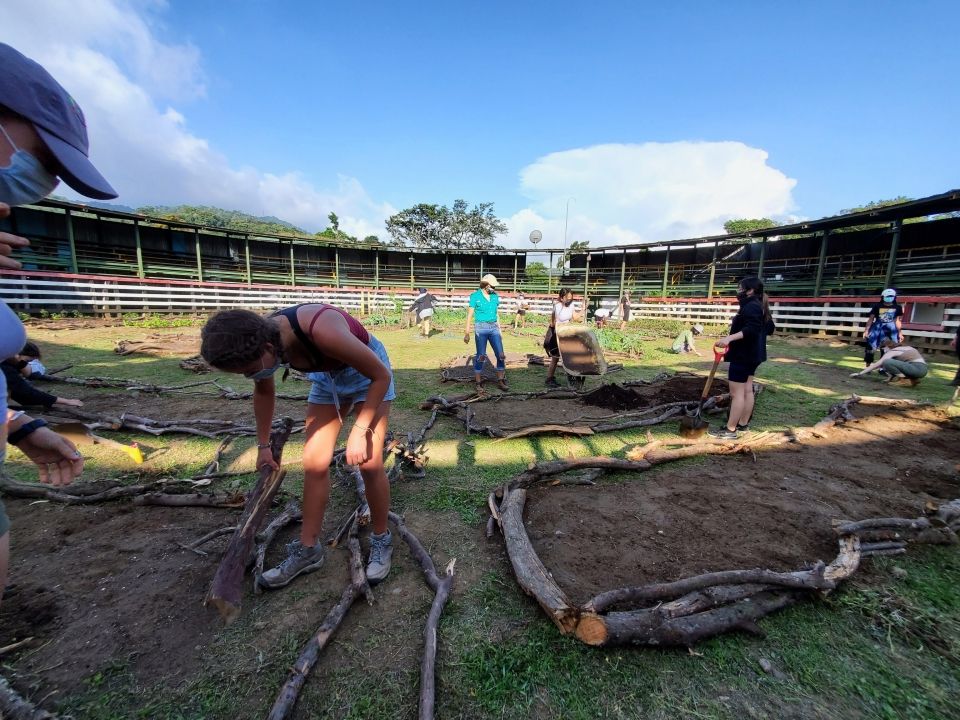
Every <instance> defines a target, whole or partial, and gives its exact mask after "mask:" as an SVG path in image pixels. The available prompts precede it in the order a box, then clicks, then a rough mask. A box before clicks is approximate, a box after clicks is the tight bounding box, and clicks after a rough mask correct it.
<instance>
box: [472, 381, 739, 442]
mask: <svg viewBox="0 0 960 720" xmlns="http://www.w3.org/2000/svg"><path fill="white" fill-rule="evenodd" d="M704 381H705V378H702V377H698V376H696V375H675V376H673V377H670V378H668V379H666V380H665V381H663V382H658V383H652V384H649V385H646V384H638V385H616V384H607V385H601V386H600V387H599V388H597V389H596V390H593V391H592V392H589V393H587V394H586V395H581V396H577V397H570V396H561V397H551V396H549V395H548V396H543V397H533V398H528V397H510V396H509V395H508V396H504V397H503V398H502V399H501V398H500V397H499V396H497V397H495V398H494V399H493V400H491V401H488V402H478V403H473V404H471V405H470V410H471V413H472V417H473V420H472V423H473V424H474V425H476V426H479V427H484V426H489V427H491V428H500V429H501V430H503V431H506V432H510V431H514V430H519V429H522V428H527V427H531V426H534V425H543V424H544V423H558V422H562V423H565V424H570V425H576V424H578V423H580V424H591V423H594V422H599V421H601V420H611V419H613V418H616V417H618V416H620V415H622V414H624V413H629V412H630V411H634V410H636V411H640V410H644V409H645V408H650V407H655V406H658V405H663V404H666V403H673V402H691V403H695V402H696V401H697V400H699V399H700V394H701V393H702V392H703V383H704ZM728 389H729V387H728V385H727V383H726V381H725V380H721V379H719V378H718V379H715V380H714V384H713V389H712V390H711V391H710V393H711V395H719V394H723V393H726V392H728Z"/></svg>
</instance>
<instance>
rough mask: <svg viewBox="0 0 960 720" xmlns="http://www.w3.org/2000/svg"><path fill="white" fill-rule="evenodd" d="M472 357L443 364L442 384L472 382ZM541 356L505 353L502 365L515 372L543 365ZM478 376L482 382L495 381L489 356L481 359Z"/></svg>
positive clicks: (458, 358)
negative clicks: (481, 367)
mask: <svg viewBox="0 0 960 720" xmlns="http://www.w3.org/2000/svg"><path fill="white" fill-rule="evenodd" d="M473 357H474V356H473V355H458V356H457V357H455V358H451V359H450V360H447V361H446V362H444V363H443V365H441V367H440V379H441V380H442V381H443V382H471V383H472V382H473V380H474V370H473ZM543 362H544V361H543V356H542V355H534V354H532V353H506V354H505V356H504V365H506V368H507V370H517V369H522V368H526V367H529V366H531V365H543ZM480 376H481V377H482V378H483V379H484V380H496V378H497V368H496V367H495V366H494V364H493V363H492V362H490V356H489V355H485V356H484V358H483V369H482V370H481V371H480Z"/></svg>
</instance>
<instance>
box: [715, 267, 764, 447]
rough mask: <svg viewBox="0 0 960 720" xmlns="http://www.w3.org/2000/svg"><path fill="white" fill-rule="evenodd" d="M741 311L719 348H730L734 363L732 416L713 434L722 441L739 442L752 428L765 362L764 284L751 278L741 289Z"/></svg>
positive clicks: (731, 373)
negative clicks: (755, 388) (757, 379)
mask: <svg viewBox="0 0 960 720" xmlns="http://www.w3.org/2000/svg"><path fill="white" fill-rule="evenodd" d="M737 301H738V302H739V303H740V309H739V311H738V312H737V314H736V315H735V316H734V318H733V322H732V323H731V324H730V334H729V335H727V336H726V337H723V338H720V339H719V340H717V342H716V343H715V345H716V346H719V347H721V348H727V354H726V360H727V362H729V363H730V366H729V369H728V371H727V383H728V384H729V385H730V415H729V416H728V417H727V423H726V426H720V427H718V428H714V429H712V430H710V433H709V434H710V435H711V436H713V437H715V438H719V439H721V440H736V439H737V438H738V437H740V431H741V430H746V429H748V428H749V424H750V418H751V416H752V415H753V399H754V398H753V376H754V373H756V371H757V368H758V367H759V366H760V363H761V362H763V358H764V356H765V352H766V348H765V342H766V336H765V334H764V331H765V320H764V310H763V281H762V280H760V278H758V277H748V278H744V279H743V280H741V281H740V285H739V286H738V287H737Z"/></svg>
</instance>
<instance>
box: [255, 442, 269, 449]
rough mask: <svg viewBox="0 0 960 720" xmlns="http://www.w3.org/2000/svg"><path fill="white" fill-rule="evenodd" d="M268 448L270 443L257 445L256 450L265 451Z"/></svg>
mask: <svg viewBox="0 0 960 720" xmlns="http://www.w3.org/2000/svg"><path fill="white" fill-rule="evenodd" d="M269 448H270V443H268V442H265V443H257V450H267V449H269Z"/></svg>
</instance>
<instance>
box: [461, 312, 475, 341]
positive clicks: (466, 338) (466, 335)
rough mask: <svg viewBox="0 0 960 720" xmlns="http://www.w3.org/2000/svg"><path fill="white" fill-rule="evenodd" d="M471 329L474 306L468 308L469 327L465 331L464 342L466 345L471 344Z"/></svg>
mask: <svg viewBox="0 0 960 720" xmlns="http://www.w3.org/2000/svg"><path fill="white" fill-rule="evenodd" d="M471 327H473V306H472V305H470V306H468V307H467V327H466V329H465V330H464V331H463V341H464V342H465V343H469V342H470V333H471V330H470V328H471Z"/></svg>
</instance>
